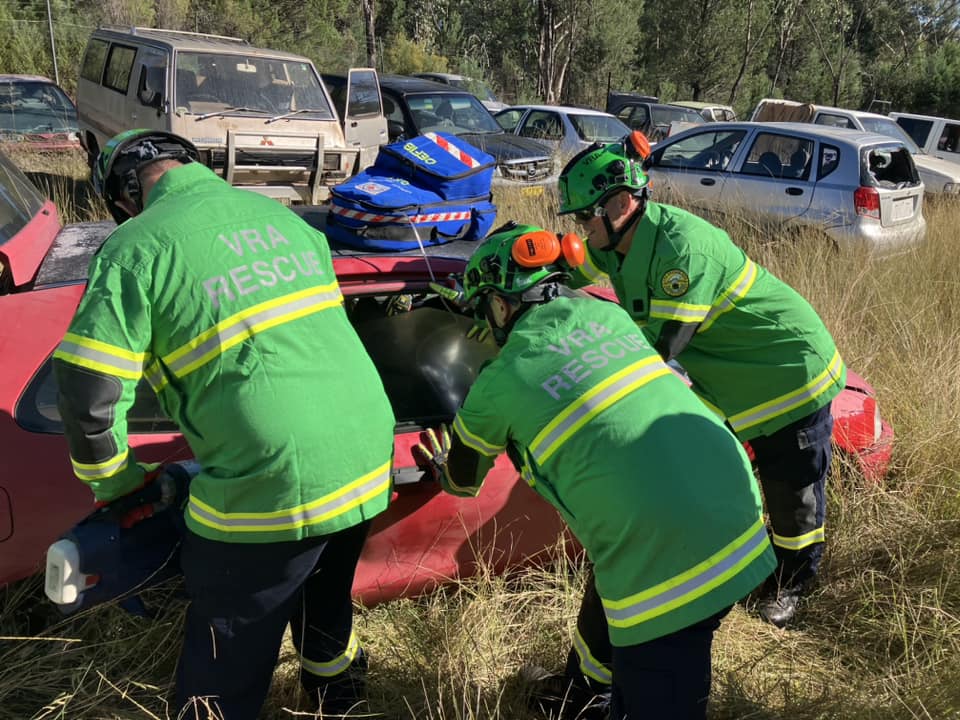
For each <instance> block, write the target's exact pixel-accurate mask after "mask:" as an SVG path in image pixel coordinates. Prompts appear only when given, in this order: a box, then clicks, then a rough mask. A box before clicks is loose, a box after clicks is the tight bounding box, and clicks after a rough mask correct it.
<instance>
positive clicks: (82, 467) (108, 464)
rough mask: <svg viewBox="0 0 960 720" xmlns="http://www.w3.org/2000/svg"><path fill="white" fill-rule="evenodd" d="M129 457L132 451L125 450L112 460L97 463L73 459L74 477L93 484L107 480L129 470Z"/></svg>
mask: <svg viewBox="0 0 960 720" xmlns="http://www.w3.org/2000/svg"><path fill="white" fill-rule="evenodd" d="M129 455H130V451H129V450H124V451H123V452H121V453H117V454H116V455H114V456H113V457H111V458H107V459H106V460H101V461H100V462H97V463H82V462H79V461H78V460H74V459H73V458H72V457H71V458H70V463H71V464H72V465H73V473H74V475H76V476H77V477H78V478H80V479H81V480H83V481H84V482H92V481H94V480H105V479H106V478H110V477H113V476H114V475H118V474H119V473H122V472H123V471H124V470H126V469H127V461H128V460H129Z"/></svg>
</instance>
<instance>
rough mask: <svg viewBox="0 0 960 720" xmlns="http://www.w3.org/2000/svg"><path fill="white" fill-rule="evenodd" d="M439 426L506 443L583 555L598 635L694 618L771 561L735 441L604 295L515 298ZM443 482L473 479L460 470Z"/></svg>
mask: <svg viewBox="0 0 960 720" xmlns="http://www.w3.org/2000/svg"><path fill="white" fill-rule="evenodd" d="M453 429H454V432H455V433H456V434H457V436H458V437H459V439H460V441H461V442H462V443H463V445H465V446H467V447H468V448H470V449H471V450H473V451H475V452H477V453H479V454H480V455H482V456H485V457H487V458H490V457H494V456H496V455H497V454H498V453H500V452H503V451H504V450H505V449H506V448H507V447H508V446H510V447H511V455H512V457H515V458H516V457H519V458H522V469H521V474H522V476H523V477H524V478H525V479H526V480H527V482H528V483H529V484H530V485H531V486H532V487H533V489H534V490H535V491H536V492H537V493H539V494H540V495H542V496H543V497H544V498H545V499H546V500H548V501H549V502H550V503H551V504H552V505H554V506H555V507H556V508H557V509H558V510H559V511H560V513H561V515H562V516H563V517H564V519H565V520H566V522H567V523H568V524H569V526H570V529H571V530H572V531H573V533H574V534H575V535H576V537H577V538H578V539H579V540H580V542H581V544H582V545H583V546H584V548H585V549H586V551H587V553H588V555H589V556H590V559H591V560H592V561H593V563H594V564H595V572H596V583H597V590H598V592H599V593H600V596H601V598H602V600H603V607H604V611H605V613H606V618H607V624H608V627H609V630H610V639H611V642H612V643H613V644H614V645H619V646H624V645H634V644H637V643H642V642H645V641H647V640H650V639H653V638H657V637H661V636H663V635H667V634H669V633H672V632H675V631H677V630H679V629H681V628H684V627H687V626H689V625H691V624H693V623H695V622H698V621H699V620H703V619H704V618H707V617H709V616H711V615H713V614H714V613H716V612H718V611H720V610H721V609H723V608H725V607H727V606H729V605H732V604H733V603H735V602H736V601H737V600H739V599H740V598H742V597H744V596H745V595H746V594H747V593H749V592H750V591H751V590H752V589H753V588H755V587H756V586H757V585H759V584H760V583H761V582H762V581H763V580H764V578H765V577H766V576H767V575H769V574H770V572H771V571H772V570H773V567H774V565H775V562H776V561H775V559H774V554H773V550H772V547H771V545H770V542H769V540H768V538H767V531H766V529H765V527H764V523H763V518H762V516H761V501H760V494H759V490H758V489H757V483H756V480H755V479H754V477H753V473H752V472H751V468H750V461H749V460H748V458H747V456H746V454H745V453H744V450H743V447H742V446H741V444H740V443H739V442H738V441H737V439H736V438H735V437H734V436H733V435H732V434H731V433H730V431H729V430H728V429H727V428H726V427H725V426H724V425H723V423H722V421H721V420H720V419H719V418H718V417H717V416H716V415H715V414H714V413H712V412H711V411H710V410H709V409H708V408H706V407H705V406H704V405H703V403H702V402H700V401H699V400H698V399H697V397H696V396H695V395H694V394H693V393H692V392H690V390H689V389H688V388H687V387H686V385H685V384H684V383H683V381H682V380H681V379H680V378H679V377H678V376H676V375H675V374H674V373H673V372H672V371H671V370H670V368H669V367H667V365H665V364H664V362H663V360H662V359H661V358H660V356H659V355H658V354H657V352H656V351H655V350H654V349H653V348H652V347H651V346H650V345H649V344H648V342H647V341H646V339H645V338H644V337H643V335H642V334H641V332H640V330H639V329H638V328H637V327H636V325H635V324H634V322H633V321H632V320H631V318H630V316H629V315H627V313H625V312H624V311H623V309H622V308H620V307H618V306H616V305H614V304H612V303H607V302H603V301H600V300H595V299H589V298H559V299H556V300H553V301H551V302H549V303H547V304H545V305H540V306H535V307H533V308H531V309H530V310H529V311H528V312H527V313H526V314H524V315H523V316H521V318H520V319H519V320H518V321H517V323H516V325H515V326H514V328H513V330H512V331H511V333H510V336H509V338H508V340H507V342H506V344H505V345H504V347H503V348H502V349H501V351H500V354H499V355H498V356H497V357H496V358H495V359H494V360H493V361H492V362H491V363H490V364H489V365H487V366H486V367H485V368H484V369H483V370H482V371H481V372H480V374H479V376H478V377H477V380H476V382H475V383H474V384H473V386H472V387H471V388H470V392H469V393H468V394H467V397H466V399H465V400H464V402H463V406H462V407H461V408H460V410H459V411H458V413H457V415H456V418H455V419H454V424H453ZM443 482H444V486H445V489H447V490H448V491H449V492H453V493H455V494H460V495H472V494H476V493H477V492H479V489H480V486H479V485H478V484H477V481H476V479H475V478H463V477H460V478H444V479H443ZM480 482H481V484H482V481H480Z"/></svg>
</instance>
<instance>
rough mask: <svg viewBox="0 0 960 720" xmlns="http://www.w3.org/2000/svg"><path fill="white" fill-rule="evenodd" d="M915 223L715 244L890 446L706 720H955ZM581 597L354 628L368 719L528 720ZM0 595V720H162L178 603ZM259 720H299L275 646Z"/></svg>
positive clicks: (732, 637) (479, 586)
mask: <svg viewBox="0 0 960 720" xmlns="http://www.w3.org/2000/svg"><path fill="white" fill-rule="evenodd" d="M77 177H79V176H77ZM53 187H54V188H55V187H56V186H55V185H54V186H53ZM64 187H65V190H64V191H65V192H69V190H70V188H69V186H64ZM496 199H497V201H498V202H499V207H500V213H499V220H500V221H501V222H502V221H505V220H507V219H510V218H516V219H518V220H522V221H527V222H534V223H539V224H543V225H547V226H553V227H555V228H556V229H558V230H569V229H572V227H569V226H559V225H557V224H556V219H555V218H554V216H553V207H555V200H552V199H550V198H547V199H544V200H539V201H536V200H529V199H521V198H515V197H499V198H496ZM74 207H75V208H77V215H78V217H80V216H83V210H82V208H79V207H78V205H77V204H75V205H74ZM97 212H98V211H97V210H96V208H94V209H93V210H88V211H87V215H86V216H87V217H91V216H92V217H96V216H97V214H96V213H97ZM99 212H100V213H101V214H102V209H101V210H100V211H99ZM90 213H93V214H92V215H91V214H90ZM927 218H928V228H929V230H928V238H927V241H926V243H925V244H924V245H923V246H921V247H919V248H917V249H915V250H912V251H910V252H908V253H905V254H903V255H899V256H896V257H894V258H887V259H878V258H872V257H870V256H868V255H865V254H862V253H855V252H854V253H840V254H836V253H834V252H833V251H832V250H830V249H829V248H828V247H826V246H825V245H824V244H823V243H820V242H818V241H817V240H816V239H814V238H799V239H796V240H794V241H791V242H789V243H785V242H782V243H779V244H771V243H770V242H768V241H769V238H768V237H764V236H763V235H762V234H759V233H757V232H755V231H753V230H750V229H749V228H744V226H742V225H741V226H739V227H734V226H731V230H732V231H734V235H735V237H736V239H737V241H738V242H742V243H743V244H744V245H745V246H747V247H748V248H749V249H750V252H751V254H752V255H753V256H754V258H755V259H756V260H757V261H758V262H761V263H762V264H764V265H765V266H767V267H768V268H770V269H771V270H772V271H774V272H775V273H776V274H778V275H779V276H781V277H782V278H783V279H785V280H787V281H788V282H790V283H791V284H792V285H793V286H794V287H796V288H797V289H798V290H799V291H800V292H802V293H803V294H804V295H805V296H806V297H808V298H809V299H810V301H811V302H812V303H813V305H814V306H815V307H816V308H817V310H818V311H819V312H820V313H821V315H822V316H823V318H824V320H825V321H826V322H827V324H828V326H829V327H830V328H831V330H832V331H833V333H834V335H835V337H836V338H837V341H838V345H839V346H840V350H841V352H842V354H843V355H844V358H845V359H846V360H847V362H848V364H849V365H850V366H851V367H852V368H854V369H855V370H857V371H858V372H859V373H860V374H862V375H863V376H864V377H866V378H867V379H868V380H869V381H870V382H871V383H872V384H873V385H874V386H875V387H876V389H877V392H878V396H879V401H880V407H881V410H882V412H883V415H884V417H885V418H886V419H887V420H888V421H890V422H891V423H892V424H893V426H894V428H895V430H896V433H897V442H896V446H895V450H894V457H893V462H892V467H891V471H890V474H889V476H888V478H886V480H885V481H884V482H883V483H882V484H880V485H875V484H871V483H868V482H866V481H865V480H864V479H863V478H862V477H860V476H858V474H857V472H856V470H855V469H854V468H853V467H851V466H850V465H849V463H845V462H843V460H842V459H840V460H839V461H838V463H837V467H836V470H835V473H834V477H833V480H832V483H831V486H830V491H829V511H828V546H827V552H826V555H825V561H824V567H823V572H822V578H821V583H820V585H819V586H818V588H817V589H816V590H815V591H814V593H813V594H812V595H811V596H810V598H809V600H808V601H807V602H806V603H805V605H804V606H803V607H802V610H801V613H800V615H799V617H798V621H797V623H796V625H795V626H794V627H792V628H790V629H788V630H777V629H775V628H772V627H770V626H769V625H765V624H763V623H761V622H760V621H759V620H758V619H757V618H756V616H755V613H754V612H752V609H750V608H744V607H743V606H737V607H736V608H735V609H734V611H733V612H732V613H731V615H730V616H729V617H728V618H727V619H726V620H725V621H724V623H723V626H722V628H721V630H720V631H719V633H718V635H717V638H716V644H715V648H714V667H715V674H714V694H713V699H712V705H711V718H713V719H714V720H734V719H737V720H747V719H749V720H773V719H776V720H826V719H828V718H829V719H836V720H894V719H896V720H900V719H903V720H908V719H909V720H914V719H923V720H960V480H958V474H957V473H958V470H960V310H958V309H957V308H960V280H958V277H957V275H958V273H957V268H960V244H958V243H957V241H956V228H957V227H960V204H957V203H953V204H949V203H936V204H928V207H927ZM582 582H583V568H582V567H580V566H579V565H578V564H577V563H568V562H566V561H563V562H558V563H557V564H555V566H553V567H551V568H549V569H546V570H531V571H528V572H524V573H521V574H520V575H518V576H513V577H510V578H503V577H497V576H495V575H494V574H493V573H490V572H483V573H481V575H480V576H478V577H477V578H474V579H471V580H469V581H465V582H463V583H461V584H459V585H457V586H455V587H453V588H448V589H445V590H442V591H438V592H436V593H434V594H431V595H429V596H427V597H424V598H420V599H416V600H398V601H394V602H391V603H387V604H384V605H381V606H378V607H376V608H372V609H362V608H358V610H357V613H356V622H357V632H358V634H359V636H360V637H361V639H362V641H363V642H364V645H365V647H366V649H367V650H368V652H369V655H370V659H371V666H370V677H369V695H370V708H371V711H372V712H373V713H374V715H375V716H376V717H383V718H391V719H396V720H400V719H401V718H402V719H411V720H412V719H414V718H416V719H417V720H419V719H421V718H428V719H430V720H493V719H499V720H533V719H534V718H538V717H539V716H537V715H536V714H534V713H531V712H529V711H527V710H526V709H525V703H524V694H525V688H526V683H525V681H524V679H523V670H524V668H526V667H529V666H542V667H546V668H548V669H551V670H556V669H559V668H560V667H561V666H562V663H563V660H564V658H565V655H566V652H567V648H568V642H569V640H568V638H569V631H570V629H571V626H572V623H573V621H574V618H575V615H576V610H577V606H578V602H579V593H580V589H581V586H582ZM2 593H3V595H2V605H0V637H2V639H0V720H23V719H25V718H36V719H40V718H44V719H46V718H69V719H71V720H72V719H74V718H77V719H80V718H84V719H86V718H96V719H98V720H99V719H107V718H110V719H121V718H122V719H124V720H126V719H128V718H168V717H175V713H174V712H172V711H171V710H170V709H169V708H168V707H167V704H166V697H167V695H168V693H169V691H170V689H171V683H172V674H173V670H174V666H175V662H176V655H177V652H178V645H179V637H180V627H181V616H182V613H183V602H182V600H180V599H178V598H177V597H176V596H175V593H174V588H172V587H165V588H160V589H155V590H153V591H151V593H150V594H149V601H150V602H151V603H152V604H153V605H154V606H156V607H161V608H164V609H163V610H162V612H161V614H160V616H159V617H158V618H157V619H155V620H150V621H147V620H143V619H140V618H135V617H132V616H129V615H127V614H125V613H124V612H122V611H120V610H118V609H116V608H112V607H107V608H102V609H99V610H96V611H94V612H92V613H90V614H88V615H87V616H85V617H81V618H74V619H70V620H66V621H63V620H60V621H59V622H56V623H53V624H48V622H49V618H47V617H44V615H45V614H47V613H49V607H48V606H47V605H45V604H44V603H43V602H42V601H38V600H37V598H38V596H39V595H40V585H39V582H38V581H37V580H30V581H25V582H21V583H17V584H14V585H13V586H11V587H8V588H6V589H5V590H3V591H2ZM261 717H262V718H263V720H279V719H281V718H293V717H311V716H310V715H309V714H307V713H306V711H305V710H303V709H302V708H301V705H300V699H299V696H298V682H297V664H296V660H295V656H294V654H293V650H292V647H291V646H290V644H289V643H288V642H287V643H285V645H284V650H283V652H282V655H281V659H280V663H279V665H278V668H277V672H276V674H275V677H274V686H273V689H272V691H271V696H270V698H269V700H268V702H267V705H266V707H265V708H264V711H263V713H262V715H261Z"/></svg>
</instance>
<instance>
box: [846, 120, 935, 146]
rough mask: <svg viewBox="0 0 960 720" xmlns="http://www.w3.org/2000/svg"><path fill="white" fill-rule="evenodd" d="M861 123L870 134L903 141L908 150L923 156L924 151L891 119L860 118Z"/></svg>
mask: <svg viewBox="0 0 960 720" xmlns="http://www.w3.org/2000/svg"><path fill="white" fill-rule="evenodd" d="M860 122H862V123H863V129H864V130H868V131H870V132H875V133H877V134H879V135H886V136H887V137H892V138H896V139H897V140H899V141H901V142H902V143H903V144H904V145H906V146H907V149H908V150H909V151H910V152H911V153H913V154H914V155H922V154H923V150H921V149H920V148H918V147H917V144H916V143H915V142H914V141H913V138H911V137H910V136H909V135H907V133H906V132H904V129H903V128H902V127H900V126H899V125H897V123H895V122H894V121H893V120H890V119H889V118H871V117H866V118H860Z"/></svg>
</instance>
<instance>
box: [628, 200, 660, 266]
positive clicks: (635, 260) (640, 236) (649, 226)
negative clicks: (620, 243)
mask: <svg viewBox="0 0 960 720" xmlns="http://www.w3.org/2000/svg"><path fill="white" fill-rule="evenodd" d="M662 214H663V212H662V211H661V209H660V205H658V204H657V203H655V202H650V201H649V200H648V201H647V208H646V211H645V212H644V213H643V217H642V218H640V221H639V222H638V223H637V227H636V229H635V230H634V231H633V240H632V241H631V243H630V249H629V250H627V254H626V255H625V256H623V258H622V259H621V260H620V267H621V269H622V268H623V266H624V265H630V266H634V265H636V266H637V267H641V268H649V267H650V262H651V260H652V259H653V250H654V248H655V247H656V244H657V234H658V233H659V232H660V221H661V216H662ZM628 258H629V260H628Z"/></svg>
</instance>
